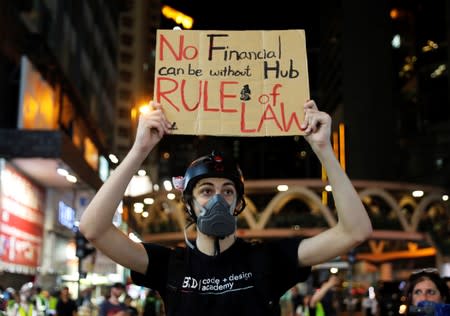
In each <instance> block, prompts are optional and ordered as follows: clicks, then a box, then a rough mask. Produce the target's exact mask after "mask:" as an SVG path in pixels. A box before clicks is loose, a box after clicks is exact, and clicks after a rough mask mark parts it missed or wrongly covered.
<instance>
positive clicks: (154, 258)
mask: <svg viewBox="0 0 450 316" xmlns="http://www.w3.org/2000/svg"><path fill="white" fill-rule="evenodd" d="M143 245H144V248H145V250H146V251H147V256H148V267H147V272H146V273H145V274H142V273H139V272H137V271H133V270H132V271H131V274H130V276H131V280H132V281H133V283H135V284H136V285H140V286H145V287H147V288H151V289H153V290H157V291H161V290H165V286H166V283H167V273H168V268H169V257H170V252H171V251H172V250H171V249H170V248H168V247H165V246H162V245H157V244H149V243H144V244H143Z"/></svg>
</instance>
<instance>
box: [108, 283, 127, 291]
mask: <svg viewBox="0 0 450 316" xmlns="http://www.w3.org/2000/svg"><path fill="white" fill-rule="evenodd" d="M113 287H114V288H117V289H122V290H125V285H124V284H123V283H120V282H116V283H114V284H113V285H112V286H111V288H113Z"/></svg>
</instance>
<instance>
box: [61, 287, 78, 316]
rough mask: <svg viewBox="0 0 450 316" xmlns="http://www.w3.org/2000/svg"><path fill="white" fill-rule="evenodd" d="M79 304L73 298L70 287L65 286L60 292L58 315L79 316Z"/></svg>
mask: <svg viewBox="0 0 450 316" xmlns="http://www.w3.org/2000/svg"><path fill="white" fill-rule="evenodd" d="M77 315H78V306H77V303H76V302H75V300H74V299H72V297H71V295H70V292H69V288H68V287H67V286H63V287H62V289H61V292H60V293H59V298H58V302H57V303H56V316H77Z"/></svg>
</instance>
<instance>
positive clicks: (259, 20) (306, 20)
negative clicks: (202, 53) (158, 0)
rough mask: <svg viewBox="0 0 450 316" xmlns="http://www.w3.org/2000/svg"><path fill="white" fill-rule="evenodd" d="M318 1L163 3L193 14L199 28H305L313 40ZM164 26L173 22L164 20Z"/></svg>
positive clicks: (185, 0)
mask: <svg viewBox="0 0 450 316" xmlns="http://www.w3.org/2000/svg"><path fill="white" fill-rule="evenodd" d="M318 2H319V1H318V0H316V1H308V2H300V3H299V2H297V1H294V0H278V1H272V2H269V3H270V4H269V3H267V2H265V1H246V0H240V1H237V0H227V1H198V0H197V1H196V0H162V4H167V5H170V6H171V7H173V8H175V9H178V10H180V11H181V12H183V13H186V14H188V15H190V16H192V17H193V18H194V27H193V29H196V30H214V29H217V30H283V29H305V30H306V36H307V39H308V37H309V38H310V39H311V40H312V37H313V35H314V34H315V33H316V32H317V33H318V28H319V4H318ZM162 27H163V28H167V27H170V26H167V25H164V23H163V24H162ZM308 35H309V36H308Z"/></svg>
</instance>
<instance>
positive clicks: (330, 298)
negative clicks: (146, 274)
mask: <svg viewBox="0 0 450 316" xmlns="http://www.w3.org/2000/svg"><path fill="white" fill-rule="evenodd" d="M430 282H432V283H430ZM345 283H346V282H345V280H343V279H342V278H339V277H338V276H337V275H333V274H330V275H329V277H328V278H326V279H325V280H322V281H321V282H319V283H318V284H315V285H314V284H311V282H305V283H299V284H297V285H296V286H294V287H293V288H291V289H290V290H289V291H288V292H286V294H285V295H284V296H283V297H282V298H281V316H339V315H349V314H352V315H355V316H356V315H358V316H359V315H360V316H383V315H387V314H389V315H391V314H392V312H393V313H394V314H392V315H413V314H411V313H410V311H409V309H410V306H409V305H411V306H412V305H414V304H415V300H416V301H417V300H430V301H434V302H437V303H442V304H450V301H449V300H450V293H449V289H450V279H449V278H448V277H447V278H441V277H440V276H439V274H438V273H437V270H436V269H423V270H419V271H416V272H414V273H412V274H411V276H410V278H409V280H408V282H400V283H399V284H398V291H392V293H391V294H389V295H387V296H386V294H382V293H381V291H382V290H383V289H382V287H379V288H376V287H372V286H369V287H366V288H353V289H352V290H351V292H349V291H348V288H346V287H345V286H344V284H345ZM103 289H104V290H103V292H104V293H103V295H101V296H100V297H93V288H92V287H86V288H84V289H83V290H81V291H80V293H79V295H78V297H77V298H76V299H75V298H74V297H73V295H72V293H70V290H69V287H67V286H61V287H60V288H57V289H56V288H55V289H42V288H41V287H39V286H36V285H35V284H33V283H31V282H28V283H25V284H24V285H23V286H22V287H21V288H20V289H13V288H2V287H1V285H0V298H1V300H0V315H2V316H3V315H5V316H164V315H165V312H164V304H163V301H162V299H161V297H160V296H159V294H158V293H157V292H156V291H153V290H151V289H145V290H144V292H142V295H136V293H134V292H133V291H127V286H125V285H124V284H122V283H114V284H110V285H108V286H106V287H103ZM131 292H133V294H134V295H133V296H132V295H130V294H131ZM414 297H416V298H414ZM387 306H391V307H390V308H391V310H390V311H388V310H386V308H387ZM402 306H404V308H403V311H402ZM449 308H450V305H449ZM417 315H418V314H417Z"/></svg>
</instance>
